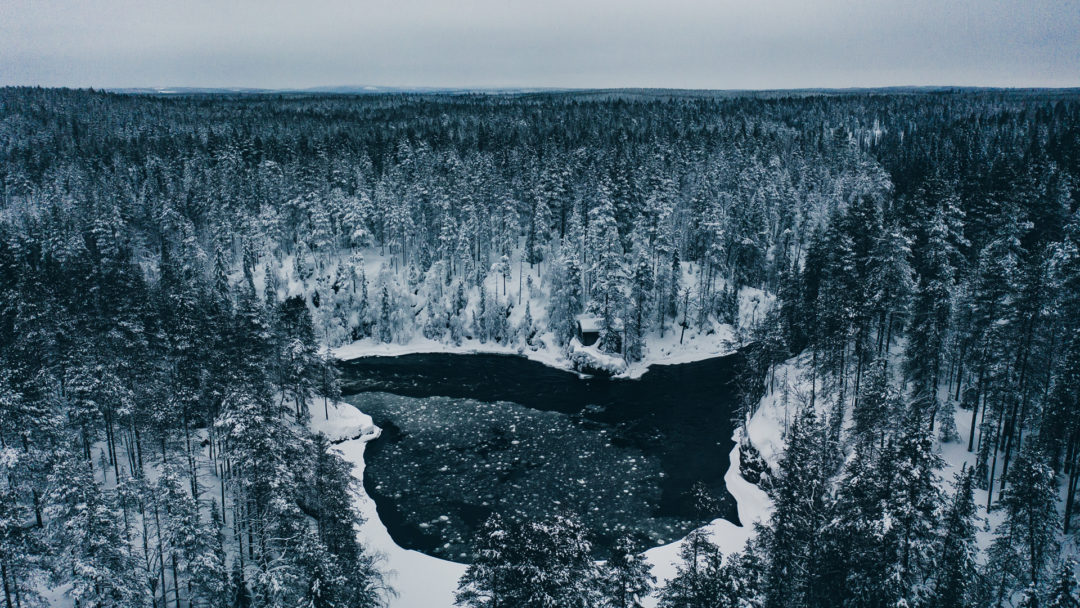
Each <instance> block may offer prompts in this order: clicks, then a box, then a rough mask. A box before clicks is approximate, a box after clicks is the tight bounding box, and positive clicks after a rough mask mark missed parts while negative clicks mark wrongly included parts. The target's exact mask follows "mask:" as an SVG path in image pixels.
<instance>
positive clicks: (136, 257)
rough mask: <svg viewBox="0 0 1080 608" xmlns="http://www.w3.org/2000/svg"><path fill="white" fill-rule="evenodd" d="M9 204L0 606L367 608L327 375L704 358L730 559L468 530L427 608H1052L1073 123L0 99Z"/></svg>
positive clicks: (1076, 401) (1079, 437)
mask: <svg viewBox="0 0 1080 608" xmlns="http://www.w3.org/2000/svg"><path fill="white" fill-rule="evenodd" d="M0 183H2V186H0V579H2V589H3V599H2V602H3V603H2V604H0V606H3V608H22V607H24V606H27V607H30V606H41V605H74V606H78V607H80V608H99V607H100V608H106V607H143V606H145V607H154V608H173V607H175V608H195V607H211V606H213V607H222V608H224V607H233V606H252V607H259V608H262V607H278V606H280V607H290V608H291V607H295V606H305V607H307V606H311V607H320V608H321V607H345V606H361V607H362V606H384V605H393V601H394V597H395V595H394V589H393V587H394V584H393V578H392V576H390V573H388V572H386V571H385V570H384V568H383V567H382V565H381V560H380V555H379V553H378V551H376V550H373V549H372V548H371V547H369V546H367V545H366V544H365V541H364V538H363V536H362V535H358V534H357V533H356V529H357V526H358V525H359V523H360V519H361V514H360V512H359V510H358V509H357V506H356V500H355V498H356V495H357V493H358V492H359V491H360V488H359V483H358V482H357V481H356V478H355V476H354V474H353V467H352V464H351V463H350V462H348V461H347V460H345V459H344V458H343V457H342V455H341V453H340V451H339V450H338V449H337V448H336V446H335V442H336V441H337V440H338V439H336V438H331V437H328V436H327V435H324V434H322V433H319V432H316V431H315V430H313V429H314V428H315V427H316V426H317V425H316V424H314V423H313V422H312V421H317V420H318V419H320V418H321V419H324V420H326V419H329V413H328V411H329V410H328V407H329V406H328V405H327V404H328V403H333V402H334V401H336V400H337V399H339V398H340V396H341V386H340V383H339V379H338V376H339V373H340V372H339V366H338V365H337V362H336V360H335V357H334V352H336V351H335V350H334V349H337V348H338V347H342V346H344V345H350V344H353V345H355V344H360V345H370V346H372V347H373V348H374V347H375V346H380V347H385V346H390V345H397V346H403V345H409V344H416V343H418V342H419V341H422V342H423V344H427V345H429V346H430V345H431V344H436V345H447V346H461V345H462V344H466V345H468V344H481V345H491V346H492V347H498V348H504V349H508V350H510V351H514V352H519V353H522V354H526V355H529V354H532V355H535V356H539V355H540V354H544V353H547V354H548V355H550V356H552V357H558V358H562V359H561V360H565V361H569V362H570V363H571V364H573V365H575V366H580V367H581V368H582V369H588V370H590V371H594V372H597V373H602V372H604V371H605V370H606V369H607V368H609V367H611V366H613V365H614V366H615V371H616V372H617V371H618V370H619V369H625V366H626V365H632V364H635V363H638V362H647V361H649V360H650V357H654V356H655V355H656V353H657V352H659V350H660V345H664V346H663V347H664V348H665V349H669V348H670V349H674V350H675V351H678V349H679V348H680V347H683V346H685V345H686V344H689V343H690V341H691V339H694V338H696V339H697V340H699V341H700V340H707V339H709V338H708V337H709V336H716V335H720V332H724V331H727V332H729V333H730V335H731V336H732V337H733V344H734V345H735V346H734V347H735V348H738V349H739V350H740V351H741V352H742V354H743V356H744V358H745V365H744V366H743V367H744V368H745V369H743V370H742V371H741V372H740V375H739V376H740V377H739V380H738V386H737V388H736V389H735V390H736V392H737V395H738V397H737V403H738V405H737V407H736V410H735V411H730V412H729V411H718V412H717V416H729V417H731V418H732V419H733V420H734V421H735V424H736V426H741V427H743V428H744V430H743V431H742V432H741V434H740V435H739V436H740V437H741V439H740V441H739V449H740V452H741V454H742V458H741V461H740V462H741V469H740V472H741V474H742V476H743V477H744V478H745V479H748V480H750V481H752V482H754V483H756V485H757V486H758V487H760V488H761V489H763V490H764V491H765V492H767V494H768V497H769V498H770V499H771V511H770V512H769V513H767V514H766V515H765V517H764V518H763V519H762V520H761V522H760V523H759V524H758V526H757V529H756V530H755V531H754V533H753V534H752V536H751V539H750V541H749V542H747V544H746V545H745V547H743V548H742V549H741V550H739V551H728V552H726V553H725V552H723V551H722V550H721V549H720V547H719V546H718V542H717V539H716V538H714V537H711V536H710V534H708V533H707V532H705V531H695V532H692V533H690V534H689V535H688V536H687V537H686V538H685V539H683V540H682V542H681V545H680V548H679V556H678V564H677V570H676V573H675V575H674V576H671V577H662V578H657V577H655V576H654V575H653V574H651V573H650V567H649V564H648V562H647V561H646V559H645V557H644V556H643V552H644V551H645V549H647V548H649V547H646V546H643V543H641V542H640V539H636V538H634V537H632V536H627V537H625V538H621V539H619V540H618V542H616V543H614V545H613V546H612V547H611V549H610V551H605V552H604V554H602V555H597V554H596V551H595V550H594V546H593V539H590V538H589V535H588V533H587V531H586V530H585V528H584V527H583V526H582V524H581V522H580V521H579V519H578V518H579V516H580V514H575V513H572V512H567V513H565V514H562V515H559V516H556V517H544V518H528V517H522V516H521V514H514V513H496V514H494V515H492V516H491V517H490V518H489V519H487V521H486V522H484V523H483V524H482V525H480V526H479V527H478V532H477V535H476V537H475V538H474V539H473V543H472V556H471V558H470V559H469V560H468V561H469V566H468V569H467V570H465V574H464V576H463V577H462V578H461V580H460V582H459V584H458V589H457V593H456V595H455V600H456V602H457V604H458V605H460V606H468V607H471V608H556V607H559V608H561V607H582V608H584V607H593V606H597V607H599V606H604V607H612V608H614V607H618V608H629V607H635V606H642V605H649V606H652V605H659V606H662V607H665V608H736V607H738V608H750V607H762V608H810V607H814V608H818V607H821V608H825V607H838V606H845V607H866V608H878V607H880V608H885V607H896V608H899V607H909V608H915V607H925V608H961V607H991V606H995V607H996V606H1015V607H1019V606H1025V607H1029V608H1031V607H1035V606H1050V607H1054V608H1064V607H1076V606H1078V605H1080V595H1078V591H1077V587H1078V585H1077V582H1076V563H1075V561H1074V560H1075V559H1076V556H1077V555H1078V548H1077V547H1078V538H1080V532H1078V529H1080V505H1078V504H1077V499H1078V494H1080V491H1078V488H1077V486H1078V485H1080V93H1077V91H1076V90H992V89H941V90H936V89H935V90H931V89H886V90H865V91H852V92H833V91H802V92H777V93H747V94H733V93H709V92H681V91H664V90H640V91H638V90H617V91H574V92H561V93H557V92H548V93H507V94H466V93H462V94H449V93H430V94H398V93H378V94H366V95H345V94H341V95H331V94H311V93H305V94H301V93H289V94H271V93H265V94H223V93H217V94H212V93H206V94H182V95H152V94H120V93H106V92H98V91H93V90H66V89H41V88H4V89H0ZM583 318H588V319H590V320H594V321H595V324H596V331H597V334H598V338H597V341H596V343H595V344H592V345H588V346H586V345H583V344H582V342H581V341H580V340H579V338H580V335H579V334H580V333H581V331H582V330H581V327H580V322H581V319H583ZM619 366H623V367H619ZM781 370H789V371H790V370H795V371H796V372H797V375H798V378H799V382H798V384H799V386H800V387H801V390H798V391H796V392H795V393H793V394H791V395H790V396H788V395H786V396H785V403H786V406H785V407H787V408H788V409H787V410H785V411H786V412H789V413H790V416H789V417H788V418H787V419H785V420H784V425H783V428H782V429H780V430H779V431H778V432H779V433H781V434H782V439H783V450H782V453H779V454H776V455H775V457H772V456H770V454H764V455H763V454H759V453H758V448H759V447H762V446H755V445H754V442H753V441H752V437H753V436H752V434H750V433H748V432H747V431H746V430H745V427H747V426H748V425H750V424H752V421H754V420H755V419H757V420H761V417H762V416H765V415H766V414H768V413H769V412H765V411H763V410H764V409H768V408H773V407H774V406H775V402H776V400H777V397H776V395H777V394H778V392H777V391H778V385H779V381H778V377H779V372H780V371H781ZM361 409H362V408H361ZM770 411H772V410H770ZM773 413H775V412H773ZM718 439H720V438H718ZM722 439H726V438H722ZM943 446H944V447H943ZM945 448H948V449H947V450H946V449H945ZM954 453H962V454H965V455H967V456H966V457H968V458H969V460H967V461H966V462H968V463H970V464H965V465H964V466H962V467H959V470H958V471H955V472H953V471H952V470H951V469H948V466H947V465H948V464H949V463H948V462H947V459H948V457H949V454H954ZM954 468H955V467H954ZM947 470H949V471H950V472H949V474H946V471H947ZM706 499H707V497H703V500H706ZM706 502H707V500H706ZM708 508H709V507H708V506H707V505H706V506H704V507H703V509H706V511H708ZM595 560H600V561H595ZM435 608H440V607H435Z"/></svg>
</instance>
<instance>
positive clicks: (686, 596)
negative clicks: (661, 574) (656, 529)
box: [658, 529, 725, 608]
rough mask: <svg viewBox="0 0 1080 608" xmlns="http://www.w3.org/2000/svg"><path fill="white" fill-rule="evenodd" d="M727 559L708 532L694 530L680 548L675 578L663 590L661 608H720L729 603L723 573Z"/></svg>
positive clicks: (661, 590)
mask: <svg viewBox="0 0 1080 608" xmlns="http://www.w3.org/2000/svg"><path fill="white" fill-rule="evenodd" d="M723 563H724V556H723V554H722V553H721V552H720V548H719V547H717V546H716V544H714V543H713V542H712V540H711V539H710V538H709V535H708V533H707V532H705V531H703V530H700V529H699V530H694V531H693V532H691V533H690V534H687V535H686V538H685V539H683V542H682V544H681V545H680V546H679V563H678V565H677V566H676V573H675V578H673V579H670V580H668V581H666V582H665V583H664V586H663V587H662V588H661V589H660V602H659V604H658V605H659V606H660V608H716V607H717V606H722V605H723V603H724V602H725V598H724V597H723V587H722V584H721V578H720V571H721V568H722V566H723Z"/></svg>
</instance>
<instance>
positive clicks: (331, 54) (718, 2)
mask: <svg viewBox="0 0 1080 608" xmlns="http://www.w3.org/2000/svg"><path fill="white" fill-rule="evenodd" d="M4 84H40V85H47V86H78V87H86V86H95V87H134V86H166V85H167V86H244V87H267V88H287V87H289V88H291V87H295V88H303V87H312V86H320V85H357V84H377V85H388V86H482V87H495V86H537V87H549V86H550V87H622V86H647V87H680V88H682V87H685V88H719V89H733V88H798V87H847V86H883V85H909V84H915V85H943V84H951V85H985V86H1078V85H1080V0H1056V1H1055V0H898V1H891V2H883V1H878V0H821V1H817V2H813V1H807V0H743V1H739V2H736V1H731V0H714V1H711V2H708V1H698V0H666V1H651V2H645V1H642V0H576V1H574V0H552V1H548V0H530V1H527V2H526V1H521V0H442V1H440V0H357V1H353V2H349V1H346V0H309V1H307V2H297V1H291V2H286V1H282V0H167V1H161V0H68V1H58V0H44V1H42V0H0V85H4Z"/></svg>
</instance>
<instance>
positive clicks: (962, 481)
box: [929, 467, 979, 608]
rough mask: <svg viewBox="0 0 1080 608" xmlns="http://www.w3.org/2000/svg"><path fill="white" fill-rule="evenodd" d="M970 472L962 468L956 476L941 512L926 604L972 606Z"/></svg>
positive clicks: (974, 554)
mask: <svg viewBox="0 0 1080 608" xmlns="http://www.w3.org/2000/svg"><path fill="white" fill-rule="evenodd" d="M974 475H975V473H974V471H973V470H971V469H969V468H967V467H965V468H964V469H963V470H961V471H960V473H958V474H957V475H956V481H955V487H956V491H955V493H954V494H953V498H952V501H951V502H950V503H949V505H948V507H947V508H946V509H945V511H944V512H943V517H942V531H941V540H940V543H939V548H938V558H937V568H936V576H935V580H934V584H933V592H932V595H931V597H930V598H929V605H930V606H932V607H933V608H966V607H967V606H971V605H972V600H973V599H974V598H973V593H974V589H973V586H974V584H975V581H976V577H977V574H978V572H977V569H976V560H977V558H978V552H979V549H978V545H977V544H976V540H975V532H976V529H975V521H976V519H975V518H976V511H975V496H974V489H975V481H974Z"/></svg>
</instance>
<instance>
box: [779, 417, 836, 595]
mask: <svg viewBox="0 0 1080 608" xmlns="http://www.w3.org/2000/svg"><path fill="white" fill-rule="evenodd" d="M785 439H786V440H787V449H786V450H785V451H784V456H783V458H782V459H781V461H780V465H779V471H778V474H777V476H776V479H775V483H774V484H773V492H772V496H773V501H774V505H775V506H774V510H773V516H772V520H771V521H770V524H769V529H768V531H767V533H766V534H764V535H763V543H764V545H765V546H764V552H765V554H766V555H768V559H769V564H768V568H767V570H766V575H765V606H767V607H769V608H781V607H788V606H790V607H796V606H803V605H806V602H808V601H809V598H810V597H811V594H812V585H813V581H812V577H811V575H810V573H811V572H812V571H813V570H814V566H815V563H816V561H817V558H818V551H819V549H820V546H819V538H818V535H819V531H820V530H821V529H822V527H823V525H824V521H825V495H826V483H827V481H828V479H829V477H830V470H829V469H830V467H829V466H828V465H827V463H828V461H829V460H830V458H829V455H828V453H827V451H828V450H829V449H830V448H829V443H828V442H827V440H826V436H825V429H824V428H823V427H822V425H821V423H820V422H818V420H817V415H816V414H815V412H814V410H813V408H812V407H808V406H804V407H803V409H802V411H801V412H800V414H799V416H798V418H797V419H796V420H795V422H794V423H793V424H792V426H791V428H790V429H788V432H787V435H786V437H785Z"/></svg>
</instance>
